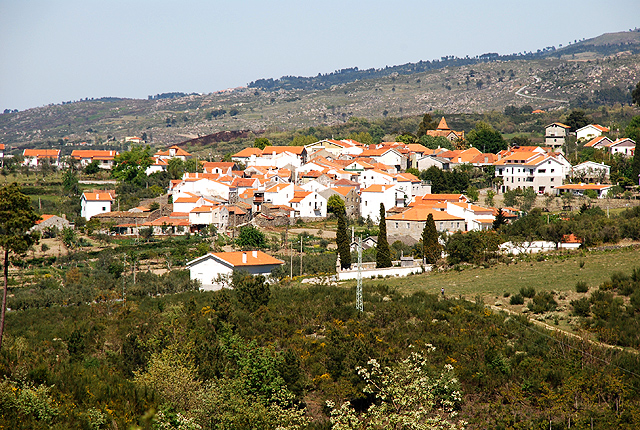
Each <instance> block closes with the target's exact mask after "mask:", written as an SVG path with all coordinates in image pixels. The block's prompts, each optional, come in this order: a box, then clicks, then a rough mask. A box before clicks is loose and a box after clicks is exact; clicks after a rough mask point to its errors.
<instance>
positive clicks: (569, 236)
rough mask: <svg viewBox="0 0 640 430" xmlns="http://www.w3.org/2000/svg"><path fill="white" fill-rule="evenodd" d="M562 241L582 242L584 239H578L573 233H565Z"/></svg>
mask: <svg viewBox="0 0 640 430" xmlns="http://www.w3.org/2000/svg"><path fill="white" fill-rule="evenodd" d="M562 243H582V240H581V239H578V238H577V237H576V236H575V235H574V234H573V233H571V234H563V235H562Z"/></svg>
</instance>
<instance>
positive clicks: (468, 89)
mask: <svg viewBox="0 0 640 430" xmlns="http://www.w3.org/2000/svg"><path fill="white" fill-rule="evenodd" d="M545 49H546V48H545ZM598 49H603V50H604V51H606V52H607V53H608V56H602V55H601V54H599V53H598V52H597V51H598ZM578 51H579V52H578ZM604 51H603V52H604ZM638 52H640V33H638V32H626V33H622V34H618V33H616V34H613V35H603V36H600V37H599V38H595V39H590V40H587V41H582V42H579V43H576V44H575V45H571V46H570V47H565V48H562V49H558V50H555V48H554V49H553V50H551V49H547V50H546V51H544V52H543V51H541V54H540V55H530V56H523V57H518V58H517V59H512V60H509V61H505V60H504V59H493V60H492V61H482V62H477V63H476V64H464V65H459V66H456V67H444V68H440V69H435V70H428V71H422V72H417V73H411V74H400V73H398V72H392V73H391V74H389V75H388V76H381V77H376V78H373V79H366V80H354V81H352V82H351V81H349V82H344V83H341V84H338V85H332V86H330V87H328V88H324V89H310V90H307V89H300V88H290V89H278V90H273V91H272V90H267V89H262V88H239V89H234V90H228V91H221V92H217V93H212V94H207V95H194V94H191V95H186V96H184V97H177V98H167V99H164V98H162V99H155V100H134V99H100V100H87V101H80V102H74V103H69V104H64V105H50V106H45V107H40V108H35V109H29V110H26V111H23V112H17V113H9V114H2V115H0V143H4V144H5V145H12V146H13V147H23V146H51V145H53V144H56V143H64V142H66V141H71V142H81V141H91V142H95V143H100V142H103V141H105V140H107V139H109V138H116V139H122V138H123V137H125V136H140V135H141V134H142V133H143V132H145V133H147V135H148V136H149V137H150V139H151V141H152V142H153V143H155V144H158V145H169V144H173V143H178V142H182V141H185V140H188V139H192V138H196V137H199V136H204V135H208V134H211V133H215V132H219V131H228V130H264V129H268V130H282V129H284V130H292V129H298V128H305V127H310V126H316V125H327V124H336V123H340V122H344V121H346V120H348V118H349V117H351V116H358V117H364V118H368V119H375V118H380V117H382V116H383V115H390V116H407V115H419V114H423V113H424V112H430V111H435V110H438V111H442V112H446V113H472V112H488V111H492V110H499V111H501V110H503V109H504V107H505V106H507V105H516V106H521V105H524V104H529V105H531V106H533V107H534V108H542V109H554V108H557V107H561V106H568V105H572V106H574V105H581V104H585V103H587V104H588V103H596V104H600V103H603V102H608V103H613V102H616V101H623V102H625V101H628V100H629V88H630V87H631V86H635V84H636V83H637V82H638V81H639V80H640V54H639V53H638ZM558 57H559V58H558ZM492 58H493V57H492ZM501 58H506V57H501ZM452 64H453V63H452ZM354 73H355V72H354ZM356 75H357V74H356ZM354 76H355V75H354ZM61 139H62V140H61Z"/></svg>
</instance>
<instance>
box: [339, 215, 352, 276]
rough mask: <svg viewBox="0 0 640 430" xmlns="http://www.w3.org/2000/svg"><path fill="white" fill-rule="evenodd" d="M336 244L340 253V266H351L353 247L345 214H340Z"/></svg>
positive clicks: (345, 267)
mask: <svg viewBox="0 0 640 430" xmlns="http://www.w3.org/2000/svg"><path fill="white" fill-rule="evenodd" d="M336 245H337V246H338V254H339V255H340V267H342V268H343V269H348V268H350V267H351V249H350V243H349V236H348V234H347V222H346V221H345V214H339V215H338V231H337V232H336Z"/></svg>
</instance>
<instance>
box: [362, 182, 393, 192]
mask: <svg viewBox="0 0 640 430" xmlns="http://www.w3.org/2000/svg"><path fill="white" fill-rule="evenodd" d="M389 188H393V185H379V184H373V185H369V186H368V187H367V188H365V189H364V190H362V192H363V193H384V192H385V191H387V190H388V189H389Z"/></svg>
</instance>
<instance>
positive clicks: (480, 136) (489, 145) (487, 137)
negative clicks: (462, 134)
mask: <svg viewBox="0 0 640 430" xmlns="http://www.w3.org/2000/svg"><path fill="white" fill-rule="evenodd" d="M467 142H468V143H469V145H471V146H473V147H475V148H477V149H478V150H480V151H482V152H491V153H494V154H495V153H497V152H498V151H502V150H503V149H507V148H508V146H509V145H508V144H507V142H506V141H505V140H504V139H503V138H502V135H501V134H500V132H499V131H496V130H494V129H493V127H491V125H489V124H487V123H486V122H483V121H480V122H478V123H477V124H476V126H475V128H474V129H473V130H471V131H470V132H469V133H468V134H467Z"/></svg>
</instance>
